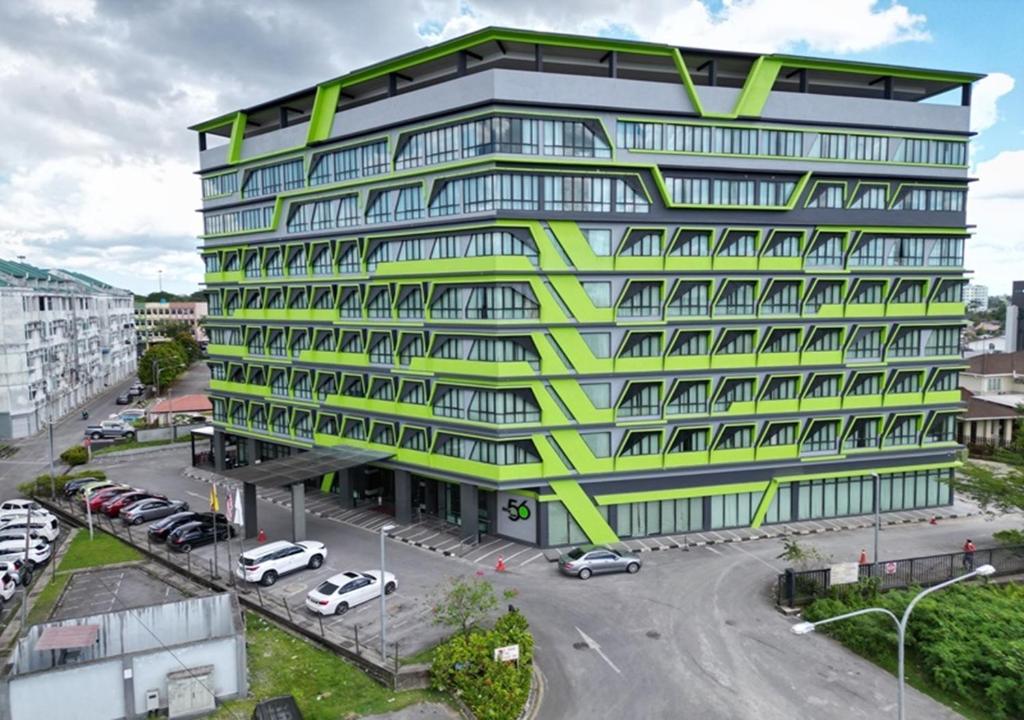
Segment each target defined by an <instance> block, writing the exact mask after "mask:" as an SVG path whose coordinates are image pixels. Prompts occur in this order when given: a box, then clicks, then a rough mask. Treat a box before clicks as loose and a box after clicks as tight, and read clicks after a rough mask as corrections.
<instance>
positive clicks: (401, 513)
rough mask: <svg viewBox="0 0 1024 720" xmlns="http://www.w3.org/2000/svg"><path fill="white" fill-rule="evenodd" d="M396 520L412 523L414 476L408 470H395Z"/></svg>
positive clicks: (405, 523) (404, 523)
mask: <svg viewBox="0 0 1024 720" xmlns="http://www.w3.org/2000/svg"><path fill="white" fill-rule="evenodd" d="M395 522H399V523H401V524H402V525H409V524H411V523H412V478H411V477H410V476H409V473H408V471H406V470H395Z"/></svg>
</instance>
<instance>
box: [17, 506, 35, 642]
mask: <svg viewBox="0 0 1024 720" xmlns="http://www.w3.org/2000/svg"><path fill="white" fill-rule="evenodd" d="M31 540H32V505H31V502H30V504H29V505H28V520H27V521H26V522H25V562H24V563H22V565H21V570H19V571H18V579H19V580H20V581H21V594H22V598H21V631H22V632H25V627H26V626H27V625H28V587H26V585H25V571H26V570H28V563H29V559H28V553H29V543H30V542H31Z"/></svg>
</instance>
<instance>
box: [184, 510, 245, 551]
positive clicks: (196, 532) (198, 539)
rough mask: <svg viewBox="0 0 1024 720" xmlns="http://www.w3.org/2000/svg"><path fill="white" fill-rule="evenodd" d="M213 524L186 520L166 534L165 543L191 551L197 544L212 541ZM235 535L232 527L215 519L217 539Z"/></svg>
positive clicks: (207, 543) (225, 538)
mask: <svg viewBox="0 0 1024 720" xmlns="http://www.w3.org/2000/svg"><path fill="white" fill-rule="evenodd" d="M213 527H214V526H213V524H212V523H204V522H188V523H185V524H184V525H181V526H179V527H176V528H175V529H174V530H172V531H171V534H170V535H168V536H167V544H168V545H169V546H170V547H172V548H173V549H175V550H177V551H178V552H191V551H192V548H194V547H198V546H199V545H209V544H210V543H212V542H213ZM229 536H230V537H234V536H235V530H234V528H231V529H229V528H228V526H227V524H223V525H222V524H221V523H220V518H218V519H217V539H218V540H227V539H228V537H229Z"/></svg>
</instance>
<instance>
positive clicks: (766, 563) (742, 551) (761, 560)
mask: <svg viewBox="0 0 1024 720" xmlns="http://www.w3.org/2000/svg"><path fill="white" fill-rule="evenodd" d="M732 546H733V548H735V549H736V550H738V551H739V552H741V553H743V554H744V555H749V556H750V557H752V558H754V559H755V560H757V561H758V562H759V563H761V564H762V565H767V566H768V567H770V568H771V569H772V570H773V571H775V572H777V573H781V572H782V570H781V569H780V568H777V567H775V566H774V565H772V564H771V563H770V562H768V561H767V560H763V559H761V558H759V557H758V556H757V555H755V554H754V553H752V552H748V551H746V550H744V549H743V548H741V547H740V546H739V545H737V544H735V543H733V545H732Z"/></svg>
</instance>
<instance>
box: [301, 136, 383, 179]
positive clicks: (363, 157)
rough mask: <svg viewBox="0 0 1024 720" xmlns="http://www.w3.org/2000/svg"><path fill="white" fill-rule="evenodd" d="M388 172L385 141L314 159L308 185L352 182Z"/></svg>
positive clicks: (337, 151)
mask: <svg viewBox="0 0 1024 720" xmlns="http://www.w3.org/2000/svg"><path fill="white" fill-rule="evenodd" d="M387 171H388V144H387V141H385V140H379V141H376V142H371V143H367V144H365V145H360V146H358V147H352V148H343V149H341V150H331V151H330V152H326V153H324V154H323V155H319V156H316V157H314V159H313V168H312V170H311V171H310V174H309V184H310V185H325V184H328V183H336V182H341V181H343V180H352V179H355V178H360V177H369V176H371V175H381V174H383V173H386V172H387Z"/></svg>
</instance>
